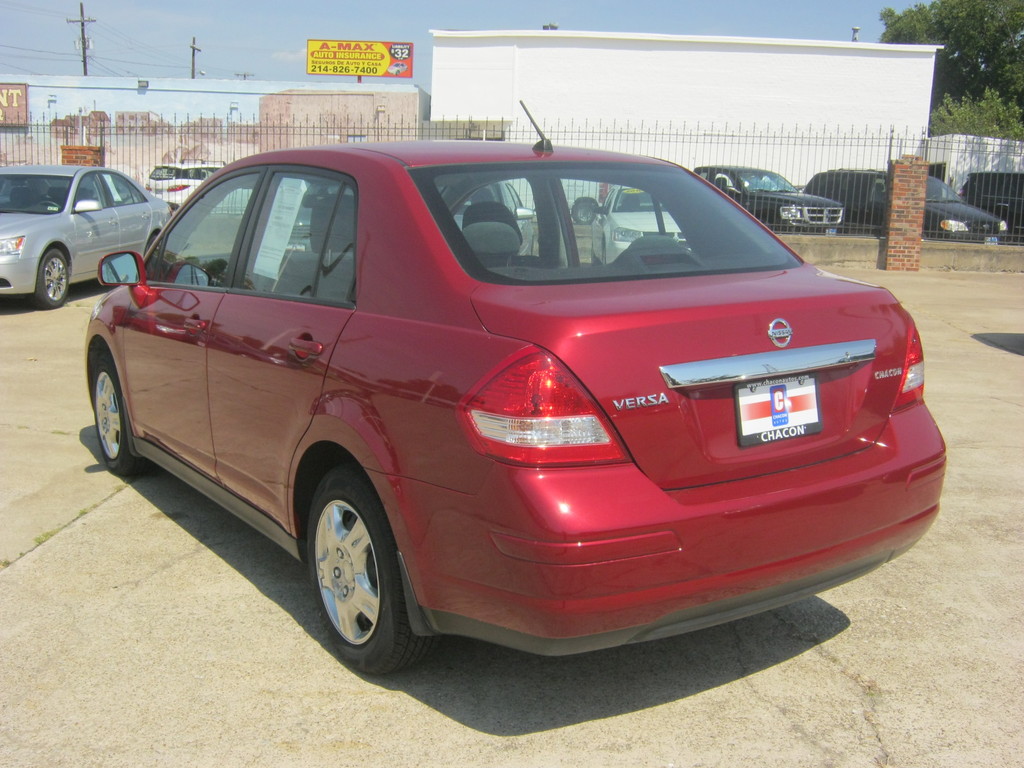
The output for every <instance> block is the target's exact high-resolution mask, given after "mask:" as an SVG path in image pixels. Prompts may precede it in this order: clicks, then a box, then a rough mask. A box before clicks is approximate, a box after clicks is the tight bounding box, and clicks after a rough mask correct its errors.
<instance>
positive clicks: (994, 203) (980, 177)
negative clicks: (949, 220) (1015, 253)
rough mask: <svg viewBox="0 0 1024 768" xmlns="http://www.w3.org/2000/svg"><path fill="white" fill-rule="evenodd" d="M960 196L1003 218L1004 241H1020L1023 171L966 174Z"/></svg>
mask: <svg viewBox="0 0 1024 768" xmlns="http://www.w3.org/2000/svg"><path fill="white" fill-rule="evenodd" d="M960 196H961V197H962V198H963V199H964V201H965V202H967V203H970V204H971V205H974V206H977V207H978V208H982V209H983V210H986V211H988V212H989V213H991V214H992V215H993V216H997V217H998V218H1000V219H1002V220H1003V221H1005V222H1006V229H1007V232H1006V241H1007V242H1014V243H1024V172H1012V171H981V172H978V173H969V174H967V178H966V179H965V180H964V183H963V186H962V187H961V188H960Z"/></svg>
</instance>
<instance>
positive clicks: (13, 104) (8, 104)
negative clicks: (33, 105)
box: [0, 83, 28, 126]
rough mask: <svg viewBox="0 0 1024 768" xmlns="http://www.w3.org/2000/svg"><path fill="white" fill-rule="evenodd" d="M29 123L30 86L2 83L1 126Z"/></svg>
mask: <svg viewBox="0 0 1024 768" xmlns="http://www.w3.org/2000/svg"><path fill="white" fill-rule="evenodd" d="M3 125H28V86H27V85H25V84H24V83H0V126H3Z"/></svg>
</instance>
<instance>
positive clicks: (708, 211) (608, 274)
mask: <svg viewBox="0 0 1024 768" xmlns="http://www.w3.org/2000/svg"><path fill="white" fill-rule="evenodd" d="M410 173H411V174H412V176H413V178H414V179H415V181H416V183H417V185H418V186H419V188H420V191H421V192H422V194H423V196H424V199H425V200H426V202H427V205H428V206H429V207H430V209H431V211H432V212H433V214H434V217H435V219H436V221H437V224H438V226H439V228H440V229H441V231H442V232H443V233H444V235H445V237H446V238H447V240H448V243H449V245H450V246H451V249H452V252H453V253H454V254H455V256H456V258H458V260H459V262H460V263H461V264H462V266H463V267H464V268H465V269H466V271H467V272H469V273H470V274H471V275H473V276H474V277H477V278H478V279H481V280H485V281H489V282H500V283H574V282H592V281H615V280H631V279H641V278H649V277H664V276H681V275H698V274H712V273H721V272H743V271H752V270H769V269H783V268H788V267H793V266H796V265H798V264H799V263H800V262H799V260H798V259H796V258H795V257H794V256H793V255H792V254H791V253H790V252H789V250H788V249H786V248H785V247H784V246H782V245H781V244H779V243H778V242H777V241H776V240H774V238H772V237H771V236H770V235H768V234H767V233H765V232H764V230H763V229H762V228H761V227H760V225H758V224H757V223H756V222H754V221H753V220H751V219H750V217H749V216H748V215H747V214H746V213H745V212H744V211H742V210H741V209H739V208H738V207H737V206H735V205H733V204H732V203H730V202H729V201H727V200H723V199H722V198H721V197H720V196H719V195H716V194H715V193H714V192H712V191H711V190H709V189H708V188H707V187H706V186H705V185H704V183H703V182H701V181H700V180H699V179H697V178H696V177H694V176H691V175H690V174H689V173H687V172H686V171H684V170H682V169H680V168H674V167H652V166H650V165H643V164H632V163H615V164H606V163H601V164H580V163H573V164H561V165H560V164H557V163H550V164H549V163H544V164H543V165H541V164H539V163H538V164H535V163H517V164H507V165H493V166H490V165H488V166H483V165H470V166H439V167H432V168H422V169H415V170H413V171H411V172H410ZM584 204H585V206H584ZM583 207H587V208H588V209H590V210H594V211H595V212H596V213H595V214H594V216H593V218H592V219H591V217H589V216H587V217H584V220H586V223H582V221H581V217H580V216H579V215H576V216H575V217H574V216H573V214H572V212H573V211H574V210H575V211H579V210H581V208H583Z"/></svg>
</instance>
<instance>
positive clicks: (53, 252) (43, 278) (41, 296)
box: [32, 248, 71, 309]
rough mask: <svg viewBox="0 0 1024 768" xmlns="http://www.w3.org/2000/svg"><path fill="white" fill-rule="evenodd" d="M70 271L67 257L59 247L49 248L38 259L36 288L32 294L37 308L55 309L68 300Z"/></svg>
mask: <svg viewBox="0 0 1024 768" xmlns="http://www.w3.org/2000/svg"><path fill="white" fill-rule="evenodd" d="M70 286H71V271H70V269H69V266H68V257H67V256H65V255H64V252H63V251H61V250H60V249H59V248H50V249H48V250H47V251H46V253H44V254H43V258H41V259H40V260H39V270H38V271H37V272H36V290H35V293H34V294H33V295H32V297H33V300H34V301H35V304H36V306H37V307H39V309H57V307H61V306H63V305H64V302H66V301H67V300H68V288H69V287H70Z"/></svg>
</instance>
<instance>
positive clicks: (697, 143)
mask: <svg viewBox="0 0 1024 768" xmlns="http://www.w3.org/2000/svg"><path fill="white" fill-rule="evenodd" d="M543 128H544V131H545V133H546V135H547V137H548V138H549V139H551V141H552V143H553V144H554V146H555V147H558V146H577V147H588V148H594V149H607V150H614V151H620V152H627V153H632V154H640V155H648V156H653V157H659V158H663V159H666V160H670V161H672V162H675V163H678V164H680V165H683V166H685V167H688V168H697V167H707V168H711V167H723V166H734V167H735V166H742V167H749V168H756V169H763V170H768V171H773V172H775V173H777V174H778V175H779V176H781V177H783V179H784V180H786V181H788V182H790V183H791V184H792V185H794V186H795V187H796V188H798V189H804V188H806V189H807V191H809V192H815V191H816V192H817V193H818V194H822V193H823V191H827V192H828V194H823V195H822V196H824V197H826V198H829V199H836V198H837V197H840V196H845V197H844V199H842V200H838V202H840V203H842V204H843V206H844V218H843V221H842V223H841V224H840V225H839V226H837V227H827V228H819V229H818V230H816V231H821V232H825V233H827V234H836V233H838V234H869V235H877V234H879V227H880V222H881V221H882V220H883V219H882V218H881V217H882V215H883V214H882V213H880V212H878V210H877V209H878V207H879V205H881V206H883V208H884V204H885V189H884V184H885V182H884V179H885V175H886V172H887V171H888V168H889V164H890V162H891V161H892V160H895V159H898V158H900V157H902V156H903V155H917V156H920V157H923V158H925V159H926V160H927V161H928V162H929V164H930V171H931V174H932V175H933V176H934V177H936V179H938V180H940V181H941V182H945V183H946V184H948V185H949V189H948V190H946V191H943V190H940V189H939V187H935V190H930V193H931V192H933V191H934V194H940V193H941V194H955V192H957V191H959V189H960V187H961V186H962V185H963V183H964V181H965V180H966V178H967V176H968V174H970V173H974V172H977V171H1014V172H1024V142H1011V141H1000V140H996V139H985V138H979V137H974V136H942V137H937V138H929V137H926V136H923V135H919V134H912V133H900V132H898V131H894V130H892V129H877V130H869V129H862V130H852V129H851V130H848V131H839V130H836V129H814V128H810V127H808V128H799V129H798V128H794V129H787V130H777V129H769V128H758V127H757V126H753V127H743V126H738V127H736V128H729V127H720V126H701V125H681V126H680V125H673V124H664V123H646V122H643V121H624V122H621V123H618V122H612V123H608V122H586V121H566V122H560V123H554V124H545V125H544V126H543ZM411 139H455V140H478V141H509V142H514V143H533V142H535V141H536V140H537V135H536V133H535V131H534V129H533V127H532V126H531V125H530V124H529V123H528V122H526V121H515V122H503V121H478V120H452V121H442V122H411V123H393V122H387V121H384V120H382V121H379V122H377V121H375V122H372V123H370V124H366V125H353V124H348V123H340V122H333V121H331V120H329V119H321V120H318V121H316V122H309V123H301V124H300V123H287V124H272V123H266V122H258V121H253V122H240V121H238V120H225V119H221V118H215V117H213V118H206V117H203V118H195V119H193V118H186V119H180V120H179V119H176V118H172V119H169V120H168V119H164V118H161V117H158V116H155V115H148V116H145V117H144V118H142V119H138V118H135V119H134V120H133V121H132V122H131V123H130V124H128V123H126V122H124V121H122V120H121V119H120V116H115V121H114V122H111V121H110V120H109V118H108V117H107V116H106V115H105V114H104V113H94V115H92V116H89V115H84V116H77V117H76V116H72V117H68V118H65V119H61V120H55V121H52V122H50V123H33V124H30V125H28V126H24V127H17V128H2V129H0V165H25V164H57V163H60V162H61V147H62V146H67V145H79V146H80V145H92V146H101V147H103V151H104V162H105V163H106V165H108V166H111V167H113V168H117V169H118V170H121V171H123V172H125V173H127V174H128V175H130V176H132V177H134V178H136V179H137V180H139V181H140V182H142V183H145V181H146V180H147V178H148V177H149V174H150V172H151V170H152V169H153V168H154V167H155V166H157V165H161V164H172V163H176V162H181V161H187V160H205V161H214V162H225V163H226V162H230V161H232V160H235V159H238V158H241V157H245V156H247V155H250V154H253V153H256V152H261V151H266V150H271V149H282V148H288V147H301V146H314V145H323V144H339V143H353V142H363V141H402V140H411ZM837 169H858V170H871V171H876V172H877V173H876V174H874V175H871V174H868V175H867V176H869V177H870V178H871V183H868V182H866V181H865V182H858V183H856V184H855V183H853V182H852V181H851V182H849V183H848V184H847V186H848V187H849V189H846V190H844V189H843V188H842V184H840V182H839V181H837V180H836V179H835V178H832V177H829V176H827V175H826V176H822V175H821V174H824V173H825V172H828V171H834V170H837ZM832 176H833V177H834V176H835V174H833V175H832ZM816 177H817V178H816ZM877 179H881V180H882V181H881V182H880V183H881V186H879V184H877V183H874V181H875V180H877ZM709 180H711V181H713V182H714V179H709ZM757 183H762V182H757ZM775 183H776V182H774V181H773V182H771V184H775ZM719 185H720V186H722V187H723V188H725V184H724V182H722V181H721V180H720V181H719ZM741 187H742V185H740V186H738V187H736V188H735V195H734V196H736V197H740V196H741V193H743V192H744V191H745V190H744V189H742V188H741ZM752 191H757V190H752ZM741 202H743V200H741ZM769 224H770V225H772V226H774V224H773V223H772V222H769ZM928 228H929V227H928V224H927V222H926V232H925V236H926V237H931V236H934V237H961V236H963V233H959V232H953V231H947V230H943V229H941V228H939V229H936V230H935V231H931V232H929V231H928Z"/></svg>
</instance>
